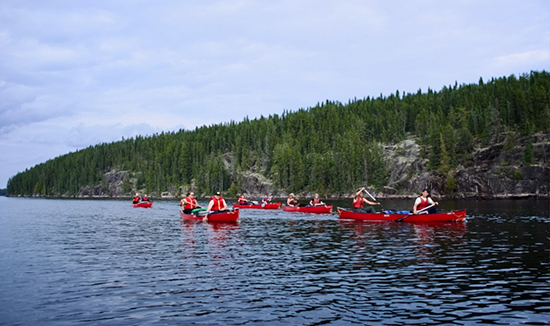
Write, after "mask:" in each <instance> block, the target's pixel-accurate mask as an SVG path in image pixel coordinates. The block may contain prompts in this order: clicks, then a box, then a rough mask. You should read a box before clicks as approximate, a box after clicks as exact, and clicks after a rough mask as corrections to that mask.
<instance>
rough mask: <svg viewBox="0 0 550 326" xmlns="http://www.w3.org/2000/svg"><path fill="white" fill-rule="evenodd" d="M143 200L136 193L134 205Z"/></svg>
mask: <svg viewBox="0 0 550 326" xmlns="http://www.w3.org/2000/svg"><path fill="white" fill-rule="evenodd" d="M140 200H141V196H140V195H139V192H136V195H135V196H134V199H133V200H132V204H137V203H139V201H140Z"/></svg>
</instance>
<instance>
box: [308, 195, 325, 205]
mask: <svg viewBox="0 0 550 326" xmlns="http://www.w3.org/2000/svg"><path fill="white" fill-rule="evenodd" d="M309 205H310V206H323V205H325V203H323V201H322V200H321V198H319V194H315V197H313V199H312V200H310V201H309Z"/></svg>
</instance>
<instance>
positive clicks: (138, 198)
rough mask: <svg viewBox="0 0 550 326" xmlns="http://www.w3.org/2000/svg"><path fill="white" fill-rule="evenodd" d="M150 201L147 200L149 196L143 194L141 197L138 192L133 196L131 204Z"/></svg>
mask: <svg viewBox="0 0 550 326" xmlns="http://www.w3.org/2000/svg"><path fill="white" fill-rule="evenodd" d="M150 200H151V199H150V198H149V196H148V195H147V194H144V195H143V196H141V195H140V194H139V192H136V195H135V196H134V199H133V200H132V204H138V203H141V202H148V201H150Z"/></svg>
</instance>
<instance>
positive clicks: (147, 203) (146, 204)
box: [132, 201, 153, 207]
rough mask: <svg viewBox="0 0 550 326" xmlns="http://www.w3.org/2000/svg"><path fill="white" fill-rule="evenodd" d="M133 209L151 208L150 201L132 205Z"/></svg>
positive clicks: (151, 203)
mask: <svg viewBox="0 0 550 326" xmlns="http://www.w3.org/2000/svg"><path fill="white" fill-rule="evenodd" d="M132 206H134V207H153V202H152V201H142V202H141V203H137V204H132Z"/></svg>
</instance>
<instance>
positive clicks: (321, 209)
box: [283, 205, 332, 213]
mask: <svg viewBox="0 0 550 326" xmlns="http://www.w3.org/2000/svg"><path fill="white" fill-rule="evenodd" d="M283 211H285V212H302V213H330V212H332V205H321V206H298V207H292V206H286V205H283Z"/></svg>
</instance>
